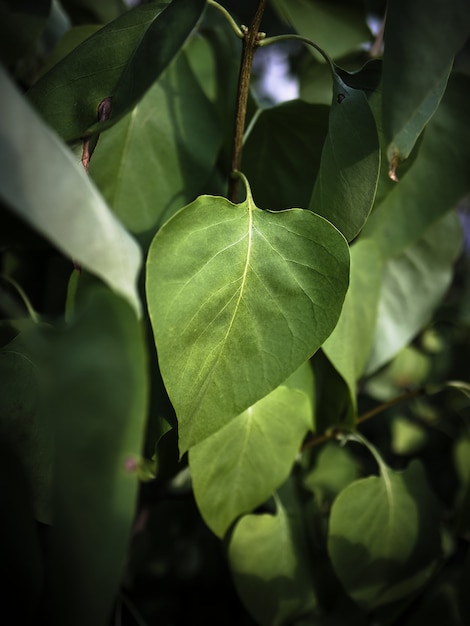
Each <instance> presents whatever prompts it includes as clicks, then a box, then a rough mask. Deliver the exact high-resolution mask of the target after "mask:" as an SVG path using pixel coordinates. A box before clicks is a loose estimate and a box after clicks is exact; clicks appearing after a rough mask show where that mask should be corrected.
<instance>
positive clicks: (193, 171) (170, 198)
mask: <svg viewBox="0 0 470 626" xmlns="http://www.w3.org/2000/svg"><path fill="white" fill-rule="evenodd" d="M189 54H190V51H188V53H187V54H186V53H182V54H180V55H179V56H178V58H177V59H175V61H174V62H173V63H172V64H171V65H170V67H169V68H167V69H166V70H165V72H164V74H163V75H162V76H161V77H160V79H159V80H158V82H157V83H155V85H154V86H153V87H152V88H151V89H150V90H149V91H148V92H147V94H146V95H145V96H144V97H143V98H142V100H141V101H140V102H139V103H138V104H137V105H136V107H135V108H134V110H133V111H132V112H131V113H128V114H127V115H126V116H125V117H124V118H123V119H122V120H120V121H119V122H118V123H117V124H115V125H114V126H113V127H112V128H110V129H109V130H107V131H106V132H105V133H103V134H102V135H101V136H100V139H99V141H98V144H97V147H96V149H95V151H94V152H93V158H92V159H91V162H90V169H89V173H90V175H91V176H92V178H93V180H94V181H95V182H96V184H97V185H98V188H99V189H100V190H101V192H102V193H103V195H104V197H105V198H106V200H107V201H108V202H109V204H110V206H111V207H112V208H113V210H114V212H115V213H116V214H117V216H118V217H119V218H120V219H121V220H122V222H123V223H124V225H125V226H126V227H127V228H128V229H129V230H130V231H132V232H135V233H142V232H144V231H148V230H151V229H152V234H153V232H154V231H155V229H156V225H158V224H161V223H162V222H163V221H165V219H167V218H168V217H169V216H170V215H171V213H172V212H174V210H175V209H179V208H181V206H182V205H184V204H186V203H187V202H190V201H191V200H193V199H194V197H195V196H196V195H197V193H198V192H199V191H200V190H201V186H202V183H203V182H204V181H205V180H206V179H207V178H208V177H209V174H210V172H211V170H212V168H213V166H214V164H215V160H216V157H217V153H218V151H219V147H220V143H221V139H222V137H221V130H220V127H219V125H218V122H217V115H216V113H215V109H214V105H213V104H212V103H211V102H210V101H209V100H208V99H207V97H206V96H205V94H204V93H203V91H202V90H201V87H200V86H199V84H198V82H197V81H196V79H195V77H194V74H193V72H192V70H191V68H190V66H189V63H188V58H189ZM188 101H190V102H191V106H187V104H188ZM176 118H177V120H176ZM137 190H138V192H136V191H137Z"/></svg>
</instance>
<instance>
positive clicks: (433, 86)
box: [383, 0, 470, 161]
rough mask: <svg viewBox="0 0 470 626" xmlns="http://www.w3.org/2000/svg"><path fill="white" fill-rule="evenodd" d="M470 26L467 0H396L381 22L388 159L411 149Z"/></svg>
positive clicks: (384, 113) (437, 97) (400, 155)
mask: <svg viewBox="0 0 470 626" xmlns="http://www.w3.org/2000/svg"><path fill="white" fill-rule="evenodd" d="M469 32H470V5H469V3H468V2H467V0H450V1H449V2H440V0H416V1H414V2H407V0H397V1H394V2H392V3H390V6H389V7H388V9H387V18H386V22H385V40H386V41H387V45H386V46H385V49H384V66H383V121H384V131H385V135H386V138H387V140H388V142H390V145H389V150H388V152H389V159H390V160H391V161H393V160H401V159H404V158H406V157H408V155H409V154H410V152H411V149H412V148H413V145H414V143H415V141H416V139H417V137H418V136H419V134H420V132H421V131H422V129H423V127H424V126H425V124H426V123H427V121H428V120H429V118H430V117H431V116H432V115H433V113H434V111H435V110H436V108H437V106H438V104H439V101H440V99H441V97H442V94H443V92H444V88H445V84H446V79H447V75H448V73H449V69H450V67H451V65H452V61H453V58H454V56H455V54H456V53H457V52H458V51H459V49H460V48H461V47H462V46H463V44H464V43H465V41H466V39H467V38H468V34H469Z"/></svg>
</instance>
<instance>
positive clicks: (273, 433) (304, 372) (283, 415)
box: [189, 362, 313, 537]
mask: <svg viewBox="0 0 470 626" xmlns="http://www.w3.org/2000/svg"><path fill="white" fill-rule="evenodd" d="M312 396H313V377H312V370H311V368H310V364H309V363H308V362H307V363H304V365H302V367H301V368H299V370H297V372H295V373H294V374H293V375H292V376H290V377H289V378H288V379H287V380H286V381H285V383H283V384H282V385H280V386H279V387H277V389H275V390H274V391H272V392H271V393H270V394H268V395H267V396H266V397H265V398H262V399H261V400H259V401H258V402H257V403H256V404H254V405H253V406H251V407H249V408H248V409H247V410H246V411H244V412H243V413H242V414H241V415H239V416H238V417H236V418H235V419H234V420H232V421H231V422H230V423H229V424H227V425H226V426H224V428H222V429H221V430H219V431H218V432H216V433H215V434H214V435H212V436H210V437H208V438H207V439H205V440H204V441H202V442H201V443H199V444H198V445H197V446H194V447H193V448H191V450H190V451H189V465H190V467H191V477H192V482H193V488H194V496H195V498H196V502H197V504H198V507H199V510H200V511H201V514H202V517H203V518H204V520H205V521H206V523H207V525H208V526H209V527H210V528H211V530H212V531H213V532H214V533H215V534H216V535H218V536H219V537H223V536H224V534H225V532H226V531H227V529H228V527H229V526H230V524H231V523H232V522H233V521H234V520H235V519H236V518H237V517H238V516H239V515H241V514H242V513H248V512H249V511H252V510H253V509H255V508H256V507H257V506H259V505H260V504H262V503H263V502H264V501H265V500H267V499H268V498H269V496H271V495H272V494H273V493H274V491H275V490H276V489H277V488H278V487H279V486H280V485H281V484H282V483H283V482H284V481H285V480H286V479H287V477H288V475H289V472H290V471H291V469H292V465H293V463H294V460H295V458H296V456H297V454H298V452H299V449H300V445H301V443H302V440H303V438H304V437H305V435H306V434H307V432H308V431H309V430H312V428H313V424H312V421H313V420H312V417H313V398H312Z"/></svg>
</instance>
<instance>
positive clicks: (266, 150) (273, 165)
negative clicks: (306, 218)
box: [243, 100, 328, 210]
mask: <svg viewBox="0 0 470 626" xmlns="http://www.w3.org/2000/svg"><path fill="white" fill-rule="evenodd" d="M327 129H328V107H326V106H322V105H314V104H308V103H306V102H302V101H301V100H293V101H290V102H285V103H283V104H280V105H278V106H275V107H271V108H269V109H264V110H262V111H261V113H260V115H259V116H258V117H257V118H256V122H255V124H254V126H253V129H252V130H251V132H250V134H249V135H248V139H247V140H246V143H245V145H244V148H243V171H244V172H245V174H246V176H247V178H248V180H249V181H250V184H251V187H252V189H253V195H254V196H255V198H256V201H257V202H258V204H259V206H260V208H263V209H266V208H269V209H271V210H278V209H284V208H285V207H286V206H298V207H305V208H306V207H307V206H308V203H309V200H310V196H311V194H312V189H313V184H314V181H315V177H316V175H317V173H318V169H319V167H320V160H321V150H322V145H323V142H324V139H325V136H326V133H327Z"/></svg>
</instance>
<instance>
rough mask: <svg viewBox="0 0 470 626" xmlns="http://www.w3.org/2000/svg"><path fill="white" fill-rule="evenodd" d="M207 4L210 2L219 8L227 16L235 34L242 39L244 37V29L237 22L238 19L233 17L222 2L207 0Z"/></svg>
mask: <svg viewBox="0 0 470 626" xmlns="http://www.w3.org/2000/svg"><path fill="white" fill-rule="evenodd" d="M207 4H210V5H211V6H212V7H215V8H216V9H218V10H219V11H220V12H221V13H222V14H223V15H224V16H225V18H226V20H227V21H228V23H229V24H230V26H231V27H232V30H233V32H234V33H235V35H236V36H237V37H239V38H240V39H243V37H244V34H243V31H242V29H241V28H240V26H239V25H238V24H237V23H236V21H235V20H234V19H233V17H232V16H231V15H230V13H229V12H228V11H227V9H226V8H225V7H223V6H222V5H221V4H219V3H218V2H216V1H215V0H207Z"/></svg>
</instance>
